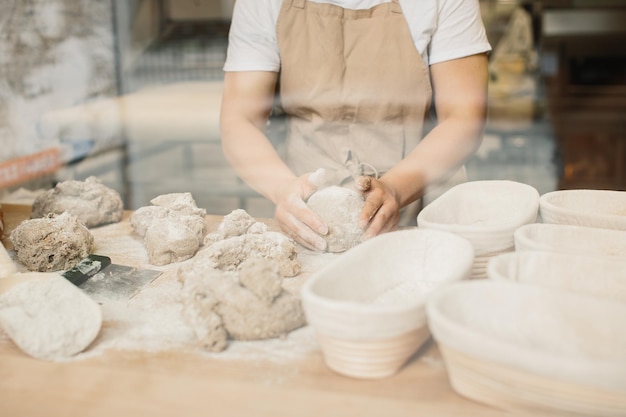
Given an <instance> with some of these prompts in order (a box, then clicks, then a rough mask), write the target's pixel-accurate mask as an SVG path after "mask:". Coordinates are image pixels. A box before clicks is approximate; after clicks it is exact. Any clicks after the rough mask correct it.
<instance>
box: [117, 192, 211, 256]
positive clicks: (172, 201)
mask: <svg viewBox="0 0 626 417" xmlns="http://www.w3.org/2000/svg"><path fill="white" fill-rule="evenodd" d="M150 202H151V203H152V204H154V205H153V206H145V207H140V208H139V209H137V210H136V211H135V212H134V213H133V214H132V215H131V217H130V219H129V221H130V224H131V226H132V227H133V229H134V230H135V232H136V233H137V234H138V235H140V236H142V237H143V238H144V245H145V247H146V250H147V251H148V258H149V260H150V263H151V264H153V265H167V264H170V263H172V262H181V261H184V260H187V259H189V258H191V257H193V256H194V255H195V254H196V252H197V251H198V249H199V248H200V246H201V245H202V243H203V241H204V235H205V233H206V221H205V215H206V210H204V209H201V208H198V206H197V205H196V202H195V200H194V199H193V197H192V196H191V193H172V194H164V195H161V196H158V197H156V198H154V199H152V200H151V201H150Z"/></svg>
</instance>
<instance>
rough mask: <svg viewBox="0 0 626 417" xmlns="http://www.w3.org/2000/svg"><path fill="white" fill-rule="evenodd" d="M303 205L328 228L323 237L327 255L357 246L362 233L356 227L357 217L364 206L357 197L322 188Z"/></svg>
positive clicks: (334, 188)
mask: <svg viewBox="0 0 626 417" xmlns="http://www.w3.org/2000/svg"><path fill="white" fill-rule="evenodd" d="M307 205H308V206H309V208H310V209H311V210H313V211H314V212H315V213H316V214H317V215H318V216H320V217H321V218H322V220H324V222H325V223H326V225H327V226H328V234H326V235H325V236H324V238H325V239H326V242H327V243H328V247H327V251H328V252H343V251H345V250H348V249H350V248H351V247H353V246H356V245H358V244H359V243H360V241H361V236H362V235H363V229H361V228H360V227H359V215H360V214H361V210H362V209H363V206H364V205H365V199H364V198H363V196H362V195H361V194H360V193H358V192H356V191H354V190H351V189H348V188H344V187H338V186H331V187H326V188H322V189H320V190H318V191H316V192H315V193H313V195H311V197H309V199H308V201H307Z"/></svg>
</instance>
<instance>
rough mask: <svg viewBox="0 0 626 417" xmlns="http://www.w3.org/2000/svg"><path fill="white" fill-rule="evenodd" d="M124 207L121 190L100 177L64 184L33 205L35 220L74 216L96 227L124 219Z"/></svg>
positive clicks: (42, 195) (88, 225)
mask: <svg viewBox="0 0 626 417" xmlns="http://www.w3.org/2000/svg"><path fill="white" fill-rule="evenodd" d="M123 208H124V204H123V202H122V198H121V197H120V194H119V193H118V192H117V191H115V190H114V189H112V188H109V187H107V186H106V185H104V184H102V183H101V182H100V180H99V179H98V178H96V177H89V178H87V179H86V180H85V181H75V180H70V181H64V182H60V183H58V184H57V185H56V186H55V187H54V188H53V189H51V190H48V191H46V192H44V193H42V194H41V195H39V196H38V197H37V198H36V199H35V201H34V202H33V206H32V215H31V217H32V218H34V219H36V218H41V217H45V216H47V215H48V214H49V213H54V214H61V213H70V214H72V215H74V216H76V217H78V218H79V219H80V221H82V222H83V223H84V224H85V226H87V227H95V226H100V225H104V224H109V223H117V222H119V221H120V220H122V213H123Z"/></svg>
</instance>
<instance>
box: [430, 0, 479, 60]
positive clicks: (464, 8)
mask: <svg viewBox="0 0 626 417" xmlns="http://www.w3.org/2000/svg"><path fill="white" fill-rule="evenodd" d="M488 51H491V45H490V44H489V41H488V40H487V35H486V32H485V26H484V24H483V21H482V15H481V13H480V7H479V3H478V0H440V1H439V5H438V17H437V25H436V29H435V31H434V33H433V34H432V37H431V40H430V45H429V54H428V56H429V57H430V58H429V63H430V64H431V65H432V64H436V63H438V62H443V61H448V60H451V59H456V58H462V57H465V56H469V55H474V54H479V53H483V52H488Z"/></svg>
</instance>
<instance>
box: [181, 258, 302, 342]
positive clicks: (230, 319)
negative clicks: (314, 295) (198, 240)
mask: <svg viewBox="0 0 626 417" xmlns="http://www.w3.org/2000/svg"><path fill="white" fill-rule="evenodd" d="M178 278H179V279H180V280H181V281H182V282H183V292H182V303H183V315H184V317H185V319H186V321H187V323H188V324H189V325H190V326H191V327H192V328H193V330H194V332H195V334H196V337H197V339H198V342H199V343H200V344H201V345H202V346H203V347H204V349H206V350H209V351H214V352H219V351H221V350H224V349H225V348H226V347H227V345H228V339H229V338H231V339H235V340H258V339H269V338H275V337H279V336H281V335H283V334H286V333H288V332H290V331H292V330H295V329H297V328H299V327H302V326H304V324H305V318H304V312H303V310H302V305H301V302H300V299H299V297H297V296H296V295H294V294H292V293H290V292H288V291H286V290H284V289H283V288H282V285H281V283H282V277H281V276H280V273H279V272H278V269H277V267H276V265H275V264H274V263H273V262H272V261H270V260H268V259H265V258H249V259H247V260H246V261H245V262H243V263H242V264H241V267H240V269H239V270H237V271H222V270H220V269H215V268H214V267H213V264H212V262H211V261H210V259H207V258H197V257H196V258H194V259H193V260H192V261H190V262H189V263H186V264H184V265H183V266H181V267H180V268H179V270H178Z"/></svg>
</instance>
